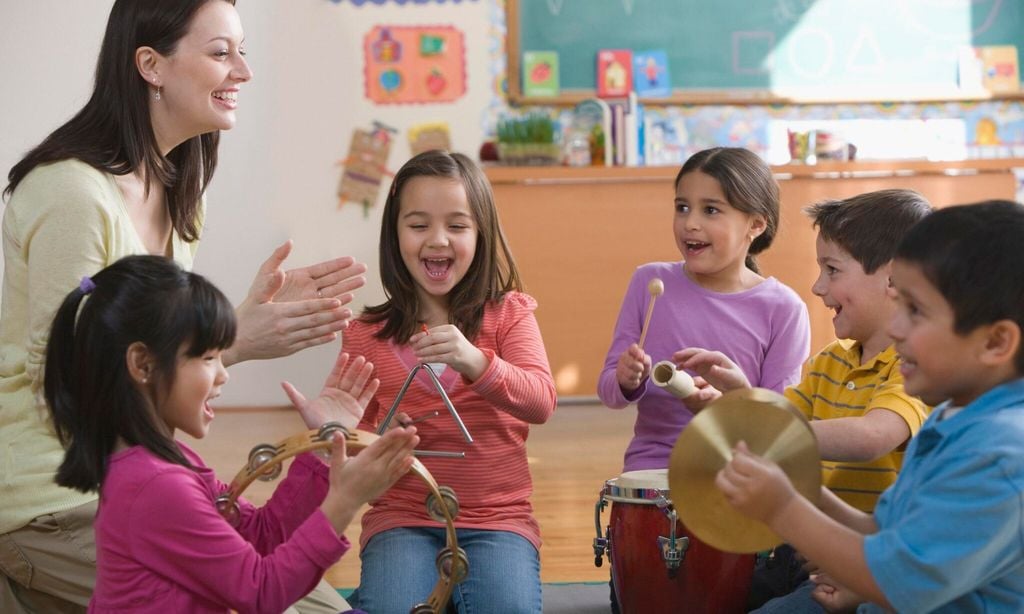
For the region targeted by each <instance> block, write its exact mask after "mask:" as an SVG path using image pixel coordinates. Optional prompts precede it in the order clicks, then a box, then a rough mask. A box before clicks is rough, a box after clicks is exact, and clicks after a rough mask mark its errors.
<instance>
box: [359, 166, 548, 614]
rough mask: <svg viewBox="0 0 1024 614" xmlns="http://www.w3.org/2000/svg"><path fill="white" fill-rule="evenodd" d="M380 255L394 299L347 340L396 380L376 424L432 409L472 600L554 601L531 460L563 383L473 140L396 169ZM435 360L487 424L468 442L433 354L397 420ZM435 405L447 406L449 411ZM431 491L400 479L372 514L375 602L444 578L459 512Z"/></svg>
mask: <svg viewBox="0 0 1024 614" xmlns="http://www.w3.org/2000/svg"><path fill="white" fill-rule="evenodd" d="M380 270H381V279H382V281H383V284H384V289H385V291H386V293H387V296H388V300H387V301H385V302H384V303H383V304H381V305H377V306H372V307H368V308H367V309H366V310H365V311H364V312H363V314H362V315H361V316H360V317H359V318H358V319H357V320H355V321H354V322H352V324H351V326H350V327H349V329H348V330H346V331H345V337H344V339H343V342H344V346H345V351H346V352H349V353H351V354H352V355H359V356H365V357H366V359H367V360H370V361H373V363H374V365H375V366H376V372H375V376H376V377H378V378H379V379H380V381H381V386H380V390H378V392H377V395H376V397H375V398H374V399H372V400H371V401H370V403H369V405H368V406H367V408H366V413H365V414H364V415H363V421H362V428H365V429H367V430H377V429H378V428H380V427H381V426H382V425H383V426H384V428H387V427H390V426H394V424H395V423H396V422H397V423H408V421H410V420H420V419H423V418H429V419H427V420H426V421H424V422H418V424H417V426H418V428H419V433H420V436H421V437H422V440H423V444H422V445H421V446H420V447H421V448H422V449H425V450H431V451H442V452H443V451H448V452H464V453H465V457H464V458H437V457H423V458H421V460H422V461H423V463H424V464H425V465H426V466H427V468H428V469H430V472H431V474H432V475H433V476H434V477H435V478H436V479H437V481H438V483H439V484H442V485H446V486H450V487H452V488H453V489H454V490H455V494H456V497H457V498H458V501H459V512H458V515H457V516H456V517H455V525H456V530H457V531H458V537H459V545H460V546H461V547H462V548H463V549H464V550H465V552H466V555H467V557H468V559H469V575H468V577H467V578H466V579H465V581H464V582H462V583H461V584H459V585H458V586H456V587H455V591H454V593H453V595H452V601H453V603H454V605H455V607H456V609H457V611H458V612H467V611H468V612H488V613H489V614H500V613H502V612H540V611H541V586H540V559H539V556H538V548H539V547H540V528H539V526H538V525H537V521H536V520H535V519H534V517H533V510H532V507H531V506H530V500H529V497H530V494H531V493H532V491H533V486H532V483H531V480H530V471H529V467H528V466H527V462H526V438H527V436H528V435H529V430H530V425H531V424H543V423H544V422H546V421H547V420H548V418H549V417H551V415H552V413H553V412H554V409H555V401H556V397H555V384H554V380H553V378H552V377H551V368H550V366H549V365H548V359H547V355H546V353H545V351H544V343H543V341H542V340H541V336H540V330H539V328H538V326H537V321H536V319H535V318H534V315H533V311H534V309H535V308H536V306H537V303H536V301H534V300H533V298H531V297H530V296H528V295H526V294H524V293H523V292H521V286H520V282H519V274H518V272H517V271H516V266H515V262H514V261H513V259H512V254H511V252H510V250H509V248H508V245H507V244H506V242H505V237H504V234H503V232H502V230H501V226H500V224H499V222H498V212H497V209H496V207H495V205H494V197H493V195H492V193H491V187H490V184H489V183H488V181H487V178H486V177H485V176H484V174H483V173H482V172H481V171H480V169H479V168H478V167H477V166H476V165H475V164H474V163H473V162H472V161H471V160H469V159H468V158H467V157H466V156H463V155H461V154H448V153H446V152H442V151H429V152H426V153H423V154H420V155H418V156H416V157H414V158H412V159H411V160H409V161H408V162H406V164H405V165H404V166H403V167H402V168H401V169H400V170H399V171H398V174H397V175H395V179H394V182H393V183H392V186H391V192H390V194H389V195H388V199H387V203H386V205H385V208H384V217H383V222H382V224H381V239H380ZM420 363H426V364H428V365H429V368H430V369H432V370H433V372H434V373H436V374H437V378H438V381H439V383H440V385H441V386H443V387H444V390H445V392H446V394H447V395H448V397H449V398H450V399H451V402H452V404H453V405H454V407H455V409H456V410H457V411H458V413H459V415H460V416H461V419H462V420H463V421H464V423H465V426H466V428H467V429H468V431H469V433H470V434H471V436H472V438H473V442H472V443H468V442H467V441H466V440H465V438H464V437H463V434H462V431H461V430H460V429H459V427H458V425H457V424H456V423H455V421H454V420H453V419H452V417H451V416H450V415H449V413H448V411H447V409H445V406H444V404H443V402H442V400H441V397H440V395H439V393H438V392H437V390H436V389H435V388H434V386H433V382H432V380H431V379H430V378H429V375H428V373H427V370H426V369H421V370H419V371H418V372H417V374H416V378H415V379H414V380H413V381H412V382H411V384H410V386H409V387H408V389H407V390H405V393H404V396H401V404H400V406H399V407H398V413H396V414H395V419H393V420H392V421H391V423H390V424H384V422H385V418H387V414H388V411H389V408H390V407H391V406H392V405H393V404H394V402H395V401H396V399H398V398H399V396H400V395H402V391H401V387H402V384H403V382H404V381H405V380H406V377H407V376H408V374H409V372H410V370H411V369H413V368H415V367H416V366H417V365H418V364H420ZM435 410H440V415H438V416H436V417H432V416H434V412H435ZM426 496H427V491H426V489H425V488H424V487H423V485H422V484H417V483H416V482H415V481H414V480H400V481H399V483H398V484H396V485H395V488H393V489H392V490H391V491H389V492H388V493H386V494H385V495H384V496H382V497H381V498H380V499H377V500H376V501H374V502H373V503H372V506H371V508H370V509H369V510H368V511H367V512H366V514H365V515H364V516H363V532H362V534H361V542H362V543H361V551H360V559H361V561H362V566H361V576H360V585H359V590H358V591H357V593H356V594H354V595H353V596H352V597H351V601H352V602H353V605H356V606H358V607H361V608H363V609H364V610H366V611H368V612H373V613H374V614H390V613H392V612H408V611H409V607H410V606H411V605H413V604H414V603H416V600H417V599H418V598H419V595H422V594H425V592H429V590H430V587H431V586H433V584H434V582H435V580H436V578H437V571H436V569H435V563H434V559H435V557H436V556H437V553H438V550H439V549H440V548H441V547H442V546H444V544H445V535H444V524H443V523H439V522H437V521H435V520H433V519H431V518H430V516H428V514H427V512H426V510H425V509H424V506H423V501H424V498H425V497H426Z"/></svg>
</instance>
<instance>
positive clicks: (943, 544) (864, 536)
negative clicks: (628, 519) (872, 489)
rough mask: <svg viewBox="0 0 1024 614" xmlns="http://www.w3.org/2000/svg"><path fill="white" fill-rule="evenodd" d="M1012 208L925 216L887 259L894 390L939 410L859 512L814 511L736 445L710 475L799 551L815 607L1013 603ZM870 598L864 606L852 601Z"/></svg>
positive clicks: (1018, 550)
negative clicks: (812, 569)
mask: <svg viewBox="0 0 1024 614" xmlns="http://www.w3.org/2000/svg"><path fill="white" fill-rule="evenodd" d="M1022 245H1024V207H1022V206H1021V205H1020V204H1017V203H1013V202H1008V201H990V202H986V203H979V204H975V205H967V206H959V207H950V208H947V209H943V210H940V211H938V212H936V213H933V214H931V215H929V216H928V217H926V218H925V219H924V220H922V221H921V222H919V223H918V224H917V225H916V226H915V227H914V228H913V229H912V230H911V231H910V232H909V233H908V235H907V236H906V237H905V238H904V240H903V242H902V243H901V244H900V247H899V249H898V250H897V254H896V260H895V261H894V263H893V269H892V282H893V286H894V289H895V294H896V296H897V301H898V303H899V310H898V312H897V315H896V316H895V317H894V318H893V320H892V322H891V324H890V326H889V334H890V336H891V337H892V338H893V339H894V340H895V342H896V349H897V351H898V352H899V353H900V355H901V358H902V363H903V364H902V366H901V372H902V373H903V377H904V387H905V389H906V391H907V392H908V393H909V394H913V395H917V396H920V397H921V398H922V400H924V402H926V403H928V404H929V405H939V406H938V407H936V409H935V410H934V411H933V412H932V414H931V416H930V417H929V418H928V420H927V421H926V422H925V424H924V426H922V428H921V431H920V432H919V433H918V435H917V436H916V437H914V438H913V439H912V440H911V442H910V444H909V446H908V448H907V451H906V455H905V457H904V462H903V469H902V471H901V473H900V475H899V478H898V479H897V481H896V483H895V484H894V485H893V486H892V487H891V488H889V489H888V490H887V491H886V492H885V493H884V494H883V495H882V498H881V499H880V500H879V502H878V506H877V507H876V509H875V512H874V514H873V515H870V514H866V513H863V512H860V511H858V510H855V509H854V508H852V507H850V506H849V505H846V504H845V503H843V502H842V501H840V500H839V499H838V498H837V497H836V496H835V495H834V494H832V493H831V492H829V491H828V490H827V489H822V492H821V501H820V503H819V505H820V509H819V508H817V507H815V506H814V505H813V504H812V503H810V502H809V501H808V500H807V499H805V498H803V497H802V496H800V495H798V494H797V493H796V492H795V491H794V489H793V486H792V485H791V483H790V482H789V480H788V479H787V478H786V476H785V474H784V473H783V472H782V470H781V469H779V467H778V466H777V465H775V464H774V463H771V462H769V461H766V460H764V459H762V458H760V457H758V456H756V455H753V454H751V453H750V452H749V451H748V450H747V448H746V445H745V444H744V443H743V442H740V443H739V444H738V445H737V446H736V448H735V450H734V455H733V458H732V460H731V461H730V462H729V464H728V465H726V467H725V468H724V469H722V470H721V471H720V472H719V474H718V476H717V478H716V484H717V486H718V488H719V489H721V491H722V492H723V494H724V495H725V497H726V499H728V500H729V502H730V503H731V504H732V505H733V506H734V507H736V508H737V509H738V510H740V511H741V512H743V513H745V514H747V515H749V516H751V517H753V518H756V519H758V520H760V521H762V522H764V523H765V524H766V525H768V526H769V527H771V528H772V529H773V530H774V531H775V532H776V533H778V534H779V535H780V536H781V537H782V538H783V539H785V540H786V541H787V542H789V543H791V544H792V545H793V546H794V547H795V548H796V549H797V550H799V551H801V552H802V553H804V554H805V555H807V557H808V558H809V559H811V560H812V561H814V562H815V563H816V564H817V565H818V567H819V569H820V571H821V572H823V574H826V575H824V576H823V579H822V580H821V582H820V584H819V586H818V588H817V589H816V590H815V593H814V594H815V598H816V599H817V600H818V601H819V602H820V603H821V604H822V605H823V606H824V607H826V608H827V609H829V610H842V609H850V608H852V607H854V606H856V605H857V604H858V603H860V604H862V605H861V611H875V610H877V608H878V607H879V606H881V607H883V608H887V609H895V610H897V611H899V612H933V611H947V612H957V613H960V612H988V613H992V612H1007V613H1009V612H1014V613H1015V612H1020V611H1022V610H1024V547H1022V546H1024V351H1022V349H1021V334H1022V330H1024V249H1022V247H1021V246H1022ZM863 602H870V603H863Z"/></svg>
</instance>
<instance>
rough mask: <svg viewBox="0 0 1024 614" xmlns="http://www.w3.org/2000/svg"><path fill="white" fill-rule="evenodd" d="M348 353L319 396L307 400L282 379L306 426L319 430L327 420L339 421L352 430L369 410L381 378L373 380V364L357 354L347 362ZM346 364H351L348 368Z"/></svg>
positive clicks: (329, 377) (343, 356)
mask: <svg viewBox="0 0 1024 614" xmlns="http://www.w3.org/2000/svg"><path fill="white" fill-rule="evenodd" d="M348 359H349V356H348V354H347V353H345V352H342V353H341V354H339V355H338V360H337V361H335V363H334V368H332V369H331V372H330V373H329V374H328V375H327V380H326V381H325V382H324V387H323V389H322V390H321V391H320V396H318V397H317V398H315V399H313V400H311V401H310V400H307V399H306V397H305V396H303V395H302V393H301V392H299V391H298V390H297V389H296V388H295V386H292V385H291V384H290V383H289V382H282V383H281V386H282V387H283V388H284V391H285V393H286V394H287V395H288V398H289V399H290V400H291V402H292V405H294V406H295V408H296V409H298V410H299V413H300V414H301V415H302V419H303V420H304V421H305V422H306V427H307V428H310V429H318V428H320V426H321V425H323V423H324V422H331V421H333V422H340V423H341V424H342V426H344V427H345V428H349V429H353V428H355V427H356V425H357V424H359V420H360V419H361V418H362V417H363V412H364V411H366V405H367V404H368V403H369V402H370V399H372V398H373V395H374V394H375V393H376V392H377V387H378V386H379V385H380V381H378V380H377V379H376V378H374V379H370V375H372V374H373V363H372V362H369V361H367V360H366V359H365V358H363V357H362V356H356V357H355V359H353V360H352V364H351V365H348ZM346 366H347V367H348V368H347V369H346Z"/></svg>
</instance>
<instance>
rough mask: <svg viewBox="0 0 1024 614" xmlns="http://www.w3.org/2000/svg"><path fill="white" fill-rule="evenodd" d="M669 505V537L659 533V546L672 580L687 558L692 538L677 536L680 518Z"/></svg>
mask: <svg viewBox="0 0 1024 614" xmlns="http://www.w3.org/2000/svg"><path fill="white" fill-rule="evenodd" d="M662 499H664V497H662ZM668 507H669V512H667V515H668V518H669V529H668V537H665V536H663V535H659V536H658V547H659V548H661V559H662V560H663V561H665V569H666V571H668V577H669V579H670V580H671V579H673V578H675V577H676V574H678V573H679V566H680V565H681V564H682V563H683V560H684V559H686V550H687V549H688V548H689V547H690V538H689V537H687V536H686V535H682V536H680V537H678V538H677V537H676V521H677V520H678V518H677V517H676V510H675V508H673V507H672V505H671V504H669V505H668Z"/></svg>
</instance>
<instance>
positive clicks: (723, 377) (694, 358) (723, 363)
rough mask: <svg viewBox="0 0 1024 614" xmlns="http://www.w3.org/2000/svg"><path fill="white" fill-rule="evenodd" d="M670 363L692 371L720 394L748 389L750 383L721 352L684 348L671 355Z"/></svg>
mask: <svg viewBox="0 0 1024 614" xmlns="http://www.w3.org/2000/svg"><path fill="white" fill-rule="evenodd" d="M672 362H674V363H676V365H678V367H679V368H680V369H689V370H691V371H694V372H695V373H697V374H699V375H700V376H701V377H703V378H704V379H705V380H707V381H708V382H709V383H710V384H711V385H712V386H714V387H715V388H717V389H718V390H721V391H722V392H728V391H730V390H735V389H737V388H750V382H749V381H748V380H747V376H746V375H744V373H743V371H742V370H741V369H740V368H739V367H738V366H737V365H736V363H734V362H733V361H732V359H730V358H729V357H728V356H726V355H725V354H723V353H721V352H713V351H711V350H705V349H704V348H686V349H685V350H680V351H678V352H676V353H675V354H673V355H672Z"/></svg>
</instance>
